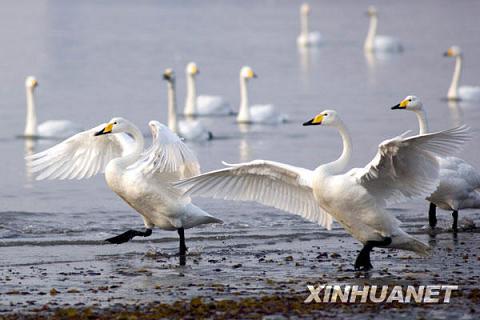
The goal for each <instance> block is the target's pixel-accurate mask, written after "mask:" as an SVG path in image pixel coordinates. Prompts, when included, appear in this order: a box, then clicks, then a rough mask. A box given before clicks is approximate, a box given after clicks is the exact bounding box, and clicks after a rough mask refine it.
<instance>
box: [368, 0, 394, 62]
mask: <svg viewBox="0 0 480 320" xmlns="http://www.w3.org/2000/svg"><path fill="white" fill-rule="evenodd" d="M367 13H368V15H369V17H370V26H369V28H368V33H367V37H366V39H365V43H364V45H363V48H364V50H365V51H367V52H390V53H394V52H401V51H403V46H402V44H401V42H400V41H399V40H398V39H395V38H393V37H390V36H382V35H377V23H378V15H377V9H376V8H375V7H373V6H371V7H369V8H368V12H367Z"/></svg>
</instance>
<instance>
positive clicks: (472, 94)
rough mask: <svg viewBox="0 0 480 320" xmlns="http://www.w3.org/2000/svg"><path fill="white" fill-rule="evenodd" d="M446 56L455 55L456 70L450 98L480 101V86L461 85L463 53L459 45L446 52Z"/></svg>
mask: <svg viewBox="0 0 480 320" xmlns="http://www.w3.org/2000/svg"><path fill="white" fill-rule="evenodd" d="M444 56H445V57H455V60H456V61H455V71H454V72H453V78H452V83H451V84H450V88H449V89H448V94H447V98H448V99H449V100H466V101H469V100H470V101H480V87H479V86H461V87H459V86H458V85H459V82H460V78H461V75H462V64H463V54H462V50H461V49H460V48H459V47H458V46H453V47H450V48H449V49H448V50H447V52H445V53H444Z"/></svg>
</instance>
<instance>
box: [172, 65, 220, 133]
mask: <svg viewBox="0 0 480 320" xmlns="http://www.w3.org/2000/svg"><path fill="white" fill-rule="evenodd" d="M163 79H164V80H166V81H167V94H168V127H169V128H170V130H172V131H173V132H175V133H178V134H179V135H180V136H181V137H182V138H184V139H186V140H194V141H206V140H211V139H212V138H213V134H212V133H211V132H210V131H208V130H207V129H205V127H204V126H203V125H202V123H201V122H200V121H198V120H194V119H184V120H181V121H178V120H177V97H176V80H175V72H174V71H173V70H172V69H170V68H169V69H166V70H165V72H164V73H163Z"/></svg>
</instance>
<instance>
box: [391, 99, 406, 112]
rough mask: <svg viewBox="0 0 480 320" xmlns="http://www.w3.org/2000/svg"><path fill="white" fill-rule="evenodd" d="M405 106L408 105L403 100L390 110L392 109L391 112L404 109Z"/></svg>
mask: <svg viewBox="0 0 480 320" xmlns="http://www.w3.org/2000/svg"><path fill="white" fill-rule="evenodd" d="M407 104H408V100H403V101H402V102H400V103H399V104H397V105H394V106H393V107H391V108H390V109H392V110H401V109H406V108H407Z"/></svg>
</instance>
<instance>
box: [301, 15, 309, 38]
mask: <svg viewBox="0 0 480 320" xmlns="http://www.w3.org/2000/svg"><path fill="white" fill-rule="evenodd" d="M308 22H309V21H308V14H307V13H303V12H301V13H300V34H301V35H302V36H304V37H306V36H308V30H309V27H308Z"/></svg>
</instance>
